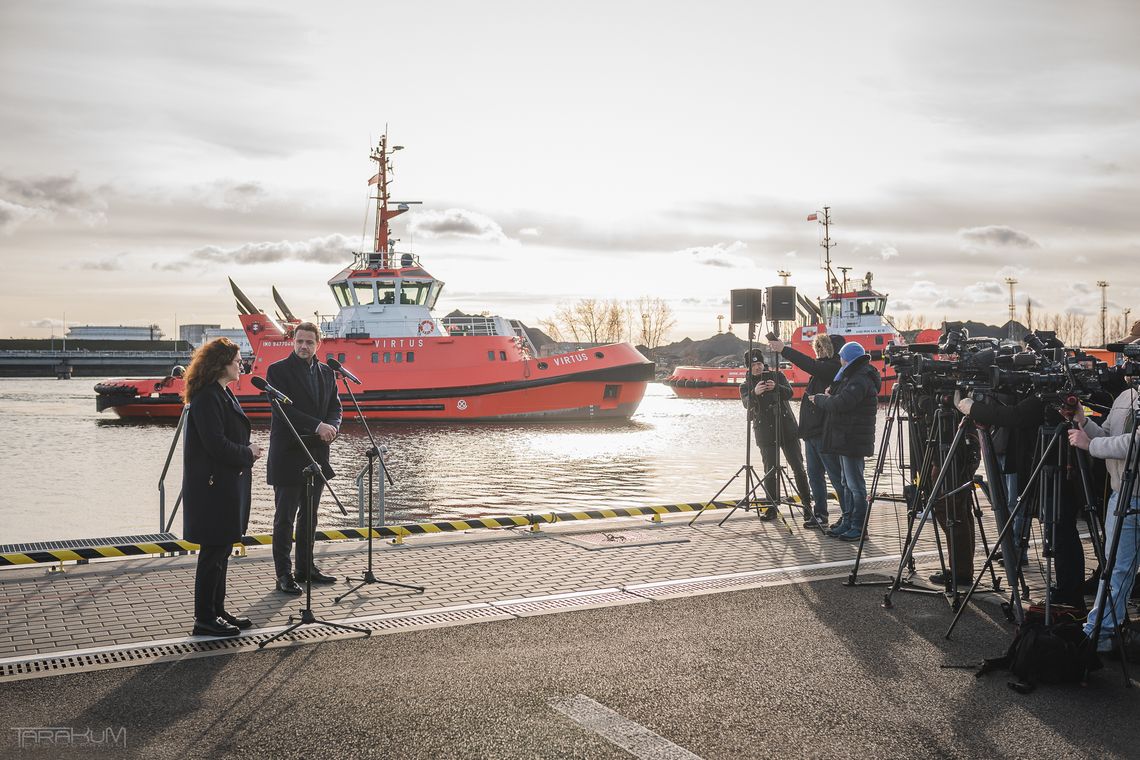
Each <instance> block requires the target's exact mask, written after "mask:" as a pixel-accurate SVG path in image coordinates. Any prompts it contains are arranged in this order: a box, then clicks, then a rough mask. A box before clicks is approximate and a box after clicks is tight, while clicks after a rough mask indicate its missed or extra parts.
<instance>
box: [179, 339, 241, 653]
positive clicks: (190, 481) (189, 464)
mask: <svg viewBox="0 0 1140 760" xmlns="http://www.w3.org/2000/svg"><path fill="white" fill-rule="evenodd" d="M240 374H241V353H240V351H239V349H238V347H237V345H236V344H234V343H232V342H231V341H230V340H228V339H226V338H218V339H217V340H212V341H210V342H209V343H206V344H205V345H203V346H201V347H200V348H199V349H198V350H197V351H195V352H194V358H193V359H192V360H191V361H190V366H189V368H187V370H186V386H185V389H184V390H183V393H182V397H183V400H184V401H185V402H186V403H187V404H189V405H190V408H189V410H188V411H187V413H186V433H185V441H184V443H183V447H182V461H183V464H182V498H183V501H184V506H183V509H182V534H183V536H184V537H185V539H186V540H187V541H193V542H194V543H196V544H199V545H200V547H201V548H200V549H199V550H198V569H197V572H196V573H195V575H194V635H195V636H237V635H238V629H240V628H249V627H250V626H251V625H253V623H252V621H250V620H249V618H239V617H235V616H233V615H231V614H230V613H228V612H226V607H225V600H226V569H227V567H228V566H229V561H230V554H231V553H232V552H233V545H234V543H235V542H237V541H240V540H241V537H242V536H243V535H245V531H246V528H247V527H248V526H249V504H250V493H251V490H252V486H253V476H252V473H251V469H252V467H253V463H254V461H255V460H256V459H257V458H258V457H260V456H261V446H259V445H258V444H256V443H253V444H251V443H250V442H249V419H248V418H246V416H245V413H244V412H243V411H242V409H241V405H240V404H238V400H237V398H236V397H235V396H234V394H233V391H231V390H230V389H229V388H228V387H227V386H228V384H229V383H231V382H233V381H234V380H237V379H238V375H240Z"/></svg>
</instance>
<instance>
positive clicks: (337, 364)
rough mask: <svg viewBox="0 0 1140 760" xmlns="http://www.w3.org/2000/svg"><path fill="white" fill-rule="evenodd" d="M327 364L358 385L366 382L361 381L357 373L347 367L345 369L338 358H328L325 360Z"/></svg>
mask: <svg viewBox="0 0 1140 760" xmlns="http://www.w3.org/2000/svg"><path fill="white" fill-rule="evenodd" d="M325 364H327V365H329V367H331V368H332V371H333V372H339V373H340V374H341V375H342V376H343V377H345V378H347V379H349V380H351V381H352V382H354V383H356V384H357V385H364V383H362V382H360V380H359V378H357V377H356V375H354V374H352V373H351V372H349V371H348V370H347V369H345V368H344V365H343V364H341V363H340V362H338V361H337V360H336V359H334V358H332V357H331V356H330V357H329V358H328V360H327V361H325Z"/></svg>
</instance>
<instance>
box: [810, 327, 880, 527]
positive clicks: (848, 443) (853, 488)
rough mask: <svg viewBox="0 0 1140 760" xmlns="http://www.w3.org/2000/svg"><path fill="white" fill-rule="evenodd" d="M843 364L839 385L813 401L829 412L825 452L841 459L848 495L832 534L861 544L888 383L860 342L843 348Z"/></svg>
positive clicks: (824, 421) (824, 423)
mask: <svg viewBox="0 0 1140 760" xmlns="http://www.w3.org/2000/svg"><path fill="white" fill-rule="evenodd" d="M839 363H840V364H841V365H842V366H841V367H840V369H839V372H838V373H837V374H836V375H835V384H834V385H832V387H831V389H830V390H829V391H827V392H826V393H817V394H816V395H814V396H812V402H813V403H815V405H816V406H817V407H819V408H820V409H821V410H822V411H823V412H824V418H823V451H824V453H828V454H837V455H839V462H840V466H841V468H842V470H843V486H844V488H845V489H846V495H847V503H845V504H841V505H840V506H841V507H842V508H843V509H844V510H845V511H844V513H843V517H841V518H840V520H839V524H838V525H836V526H835V527H834V528H832V529H831V530H830V531H828V534H829V535H832V536H836V537H838V538H841V539H843V540H844V541H858V540H859V539H860V538H862V536H863V522H864V520H865V519H866V516H867V481H866V478H865V476H864V473H863V468H864V460H865V459H866V458H867V457H869V456H873V455H874V453H875V415H876V414H877V413H878V410H879V389H880V388H881V387H882V385H883V381H882V378H881V377H880V376H879V371H878V370H877V369H875V367H874V366H873V365H872V364H871V357H870V356H868V355H867V351H866V350H865V349H864V348H863V347H862V346H861V345H859V344H858V343H846V344H844V346H843V348H841V349H839Z"/></svg>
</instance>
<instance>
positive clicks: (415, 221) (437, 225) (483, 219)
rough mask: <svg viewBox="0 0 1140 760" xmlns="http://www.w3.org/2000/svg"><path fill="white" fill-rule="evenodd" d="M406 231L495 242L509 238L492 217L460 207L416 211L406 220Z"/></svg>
mask: <svg viewBox="0 0 1140 760" xmlns="http://www.w3.org/2000/svg"><path fill="white" fill-rule="evenodd" d="M408 231H409V232H411V233H412V234H414V235H419V236H422V237H426V238H445V237H458V238H475V239H477V240H489V241H493V242H497V243H505V242H508V241H509V240H510V238H508V237H507V236H506V235H505V234H504V233H503V228H502V227H501V226H499V224H498V222H496V221H495V220H494V219H491V218H490V217H489V216H484V215H483V214H480V213H478V212H477V211H468V210H466V209H461V208H449V209H447V210H446V211H424V212H420V213H417V214H415V215H413V216H412V218H411V219H410V220H409V221H408Z"/></svg>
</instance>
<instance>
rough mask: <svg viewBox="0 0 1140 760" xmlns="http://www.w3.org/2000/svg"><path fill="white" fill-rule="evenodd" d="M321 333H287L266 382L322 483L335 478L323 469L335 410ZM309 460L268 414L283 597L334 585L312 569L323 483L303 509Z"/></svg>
mask: <svg viewBox="0 0 1140 760" xmlns="http://www.w3.org/2000/svg"><path fill="white" fill-rule="evenodd" d="M320 344H321V331H320V328H318V327H317V326H316V325H315V324H313V323H312V322H302V323H301V324H299V325H297V327H295V328H294V329H293V352H292V353H291V354H289V356H288V357H287V358H285V359H282V360H281V361H279V362H274V363H273V364H270V365H269V369H268V370H267V371H266V373H265V379H266V381H267V382H268V383H269V384H270V385H272V386H273V387H274V388H276V389H277V390H279V391H281V392H282V393H284V394H285V395H286V396H288V397H289V398H290V399H292V401H293V403H292V404H285V405H284V406H283V407H282V408H283V409H284V410H285V414H286V415H287V416H288V418H289V421H290V422H292V423H293V427H295V428H296V429H297V432H298V433H300V434H301V439H302V441H303V442H304V444H305V446H306V448H308V450H309V453H310V454H312V456H313V459H315V460H316V461H317V463H318V464H319V465H320V466H321V472H322V474H323V475H324V477H325V478H332V477H333V476H334V475H335V473H334V472H333V469H332V467H331V465H330V464H329V444H331V443H332V442H333V439H334V438H336V436H337V433H338V432H339V431H340V423H341V405H340V397H339V396H338V395H337V389H336V377H335V376H334V375H333V371H332V370H331V369H329V368H328V367H327V366H325V365H323V364H321V363H320V362H318V361H317V349H318V348H319V347H320ZM308 465H309V457H308V455H306V453H305V451H304V450H302V449H301V448H300V446H299V445H298V444H297V440H296V438H295V437H294V436H293V432H292V431H291V430H289V425H288V424H287V423H286V422H285V420H283V419H281V418H280V414H279V413H278V411H277V409H276V408H274V410H273V422H272V424H271V426H270V431H269V461H268V463H267V466H266V476H267V480H268V482H269V484H270V485H271V486H273V494H274V501H275V503H276V511H275V512H274V515H273V565H274V571H275V572H276V574H277V590H278V591H281V592H282V593H286V594H293V595H299V594H301V593H302V591H301V587H300V586H299V585H297V584H298V581H300V582H304V581H305V579H306V578H310V579H311V580H312V582H313V583H336V578H335V577H333V576H331V575H326V574H325V573H322V572H321V571H320V570H319V569H317V567H316V566H315V565H314V564H313V557H312V555H311V552H312V531H313V530H315V525H316V519H315V518H316V513H317V506H318V504H320V500H321V491H322V490H323V489H324V480H323V479H321V478H320V477H317V478H315V479H314V483H313V494H312V500H311V502H310V503H308V504H305V503H303V502H304V501H305V498H304V497H305V476H304V469H305V468H306V467H307V466H308ZM294 524H295V525H296V528H297V572H296V574H294V573H293V572H292V567H291V563H290V561H289V554H290V550H291V549H292V546H293V526H294Z"/></svg>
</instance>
